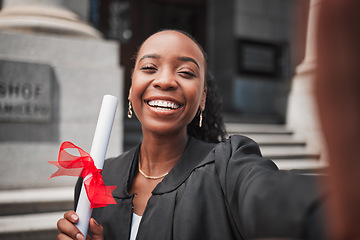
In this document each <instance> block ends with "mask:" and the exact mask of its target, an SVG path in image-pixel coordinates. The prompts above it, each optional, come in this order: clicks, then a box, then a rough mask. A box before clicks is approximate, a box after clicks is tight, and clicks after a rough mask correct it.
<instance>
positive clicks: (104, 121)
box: [75, 95, 118, 238]
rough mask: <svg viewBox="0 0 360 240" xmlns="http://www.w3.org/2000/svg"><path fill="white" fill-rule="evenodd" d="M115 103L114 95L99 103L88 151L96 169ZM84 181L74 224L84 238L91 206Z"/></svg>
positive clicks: (103, 148)
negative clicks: (98, 111) (77, 217)
mask: <svg viewBox="0 0 360 240" xmlns="http://www.w3.org/2000/svg"><path fill="white" fill-rule="evenodd" d="M117 103H118V99H117V98H116V97H114V96H111V95H105V96H104V98H103V101H102V104H101V109H100V113H99V118H98V122H97V125H96V129H95V134H94V138H93V142H92V145H91V151H90V156H91V157H92V159H93V160H94V163H95V166H96V167H97V168H98V169H102V168H103V165H104V160H105V154H106V149H107V147H108V143H109V138H110V133H111V128H112V125H113V122H114V118H115V113H116V107H117ZM89 177H90V176H87V177H86V178H85V179H84V181H85V180H86V179H88V178H89ZM84 181H83V184H82V187H81V191H80V197H79V202H78V204H77V208H76V213H77V215H78V216H79V221H78V223H77V224H76V225H75V226H76V227H77V228H78V229H79V230H80V231H81V233H82V234H83V235H84V236H85V238H86V235H87V231H88V228H89V220H90V217H91V214H92V208H91V205H90V201H89V199H88V196H87V194H86V190H85V187H84Z"/></svg>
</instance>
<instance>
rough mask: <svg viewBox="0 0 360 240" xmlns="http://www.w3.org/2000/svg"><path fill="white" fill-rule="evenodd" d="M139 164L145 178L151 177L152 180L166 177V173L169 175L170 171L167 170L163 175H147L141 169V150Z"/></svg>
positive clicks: (140, 171)
mask: <svg viewBox="0 0 360 240" xmlns="http://www.w3.org/2000/svg"><path fill="white" fill-rule="evenodd" d="M138 166H139V173H141V175H143V176H144V177H145V178H147V179H151V180H157V179H160V178H163V177H165V176H166V175H168V173H169V172H167V173H164V174H163V175H161V176H156V177H153V176H149V175H146V174H145V173H144V172H143V171H142V170H141V158H140V152H139V165H138Z"/></svg>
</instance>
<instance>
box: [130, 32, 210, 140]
mask: <svg viewBox="0 0 360 240" xmlns="http://www.w3.org/2000/svg"><path fill="white" fill-rule="evenodd" d="M204 81H205V59H204V55H203V53H202V51H201V50H200V49H199V47H198V46H197V45H196V43H195V42H193V41H192V40H191V39H190V38H189V37H187V36H185V35H184V34H182V33H179V32H176V31H163V32H159V33H156V34H154V35H152V36H151V37H149V38H148V39H147V40H146V41H145V42H144V43H143V45H142V46H141V48H140V50H139V53H138V55H137V59H136V62H135V68H134V72H133V76H132V86H131V88H130V93H129V100H130V101H131V102H132V105H133V108H134V112H135V114H136V116H137V117H138V119H139V120H140V122H141V123H142V128H143V131H150V132H154V133H157V134H160V135H167V134H173V133H176V132H179V131H180V132H182V133H184V134H186V126H187V125H188V124H189V123H190V122H191V120H192V119H193V118H194V116H195V114H196V113H197V111H198V110H199V109H200V110H201V111H203V110H204V108H205V99H206V88H205V84H204Z"/></svg>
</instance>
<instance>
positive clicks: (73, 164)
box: [50, 95, 117, 239]
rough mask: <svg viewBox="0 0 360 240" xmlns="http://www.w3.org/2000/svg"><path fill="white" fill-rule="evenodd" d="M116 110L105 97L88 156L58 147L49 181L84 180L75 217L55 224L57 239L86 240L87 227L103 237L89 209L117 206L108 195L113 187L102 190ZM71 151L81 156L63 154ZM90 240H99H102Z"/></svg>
mask: <svg viewBox="0 0 360 240" xmlns="http://www.w3.org/2000/svg"><path fill="white" fill-rule="evenodd" d="M116 107H117V98H116V97H113V96H110V95H106V96H104V99H103V102H102V106H101V109H100V114H99V118H98V122H97V126H96V130H95V134H94V138H93V143H92V146H91V153H90V155H89V154H88V153H86V152H85V151H83V150H82V149H81V148H79V147H77V146H75V145H74V144H72V143H70V142H64V143H63V144H62V145H61V147H60V152H59V159H58V161H56V162H50V163H51V164H53V165H55V166H57V167H58V168H59V169H58V171H56V172H55V173H54V174H52V176H51V177H55V176H61V175H68V176H80V177H83V178H84V180H83V185H82V189H81V192H80V197H79V202H78V205H77V209H76V213H75V212H74V211H69V212H67V213H65V215H64V218H63V219H61V220H59V222H58V229H59V231H60V234H59V236H58V238H60V239H61V236H70V237H72V238H73V239H85V237H86V235H87V231H88V227H89V224H90V231H91V232H92V233H93V234H99V233H100V232H101V236H102V227H101V226H100V225H98V224H97V223H96V221H95V219H91V220H90V217H91V214H92V208H95V207H104V206H106V205H107V204H116V202H115V200H114V199H113V198H112V194H111V193H112V191H113V190H114V189H115V188H116V186H105V184H104V183H103V180H102V176H101V171H102V167H103V164H104V160H105V154H106V150H107V146H108V142H109V138H110V133H111V128H112V124H113V121H114V117H115V112H116ZM71 148H74V149H77V150H78V152H79V154H80V156H74V155H72V154H70V153H68V152H67V151H66V149H71ZM89 220H90V222H89ZM73 224H75V225H76V227H77V228H76V227H75V226H74V225H73ZM79 231H80V232H81V233H82V234H81V233H80V232H79ZM94 231H95V232H94ZM93 237H94V236H93ZM64 239H66V238H64ZM67 239H68V238H67ZM92 239H102V237H101V238H98V237H97V238H92Z"/></svg>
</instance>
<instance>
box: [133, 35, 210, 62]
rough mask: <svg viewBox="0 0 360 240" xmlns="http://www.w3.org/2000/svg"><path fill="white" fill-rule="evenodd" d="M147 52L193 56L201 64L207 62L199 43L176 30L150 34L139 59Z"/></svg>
mask: <svg viewBox="0 0 360 240" xmlns="http://www.w3.org/2000/svg"><path fill="white" fill-rule="evenodd" d="M146 54H158V55H160V56H172V55H174V56H186V57H192V58H194V59H195V60H196V61H198V62H199V64H201V65H204V64H205V59H204V55H203V53H202V51H201V50H200V48H199V47H198V45H197V44H196V43H195V42H194V41H193V40H191V39H190V38H189V37H187V36H186V35H184V34H182V33H179V32H176V31H164V32H159V33H156V34H154V35H152V36H150V37H149V38H148V39H147V40H146V41H145V42H144V43H143V44H142V46H141V48H140V50H139V53H138V59H140V58H141V57H142V56H143V55H146Z"/></svg>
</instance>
